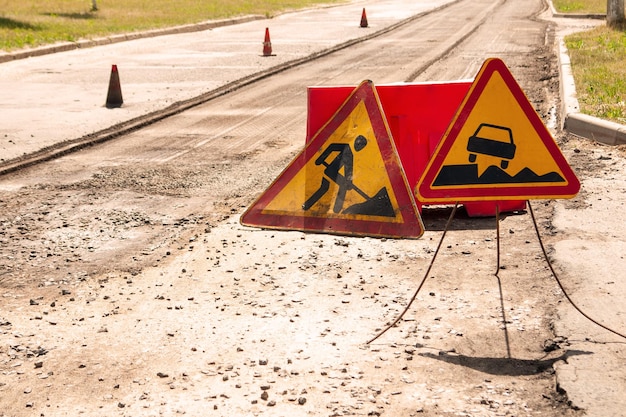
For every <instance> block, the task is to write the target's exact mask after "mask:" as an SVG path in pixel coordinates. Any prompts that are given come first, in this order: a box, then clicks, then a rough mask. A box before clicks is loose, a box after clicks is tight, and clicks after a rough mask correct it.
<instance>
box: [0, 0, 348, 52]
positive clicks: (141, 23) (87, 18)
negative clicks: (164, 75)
mask: <svg viewBox="0 0 626 417" xmlns="http://www.w3.org/2000/svg"><path fill="white" fill-rule="evenodd" d="M340 2H342V0H208V1H198V0H95V4H96V5H97V10H93V4H94V3H93V0H20V1H18V0H0V50H4V51H12V50H16V49H22V48H26V47H36V46H41V45H45V44H51V43H55V42H60V41H70V42H73V41H77V40H80V39H93V38H97V37H101V36H106V35H111V34H117V33H129V32H136V31H143V30H149V29H159V28H165V27H172V26H178V25H183V24H190V23H198V22H203V21H206V20H216V19H225V18H231V17H235V16H244V15H257V14H259V15H265V16H268V17H270V16H273V15H275V14H276V13H278V12H281V11H286V10H293V9H300V8H304V7H309V6H312V5H315V4H321V3H324V4H331V3H340Z"/></svg>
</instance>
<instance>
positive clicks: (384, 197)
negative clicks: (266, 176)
mask: <svg viewBox="0 0 626 417" xmlns="http://www.w3.org/2000/svg"><path fill="white" fill-rule="evenodd" d="M241 223H242V224H244V225H247V226H259V227H266V228H274V229H285V230H301V231H313V232H323V233H333V234H346V235H355V236H376V237H394V238H418V237H420V236H421V235H422V234H423V232H424V227H423V224H422V221H421V218H420V216H419V212H418V210H417V207H416V204H415V200H414V198H413V192H412V190H411V188H410V187H409V186H408V183H407V180H406V177H405V174H404V171H403V169H402V165H401V163H400V159H399V157H398V153H397V151H396V149H395V146H394V144H393V140H392V138H391V133H390V132H389V128H388V126H387V123H386V120H385V117H384V115H383V113H382V107H381V105H380V100H379V98H378V95H377V93H376V89H375V87H374V85H373V83H372V82H371V81H364V82H363V83H361V84H360V85H359V86H358V87H357V88H356V89H355V90H354V91H353V92H352V94H350V96H349V97H348V98H347V99H346V101H345V102H344V103H343V105H341V106H340V107H339V109H338V110H337V112H336V113H335V114H334V115H333V116H332V117H331V118H330V120H329V121H328V122H327V123H326V124H325V125H324V126H323V127H322V128H321V129H320V130H319V131H318V132H317V133H316V134H315V135H314V136H313V138H312V139H311V140H310V141H309V142H308V143H307V144H306V146H305V148H304V149H303V151H302V152H301V153H300V154H299V155H298V156H297V157H296V158H295V159H294V160H293V161H292V162H291V164H289V166H288V167H287V168H286V169H285V170H284V171H283V172H282V174H280V176H279V177H278V178H277V179H276V180H275V181H274V182H273V183H272V184H271V185H270V187H269V188H268V189H267V190H266V191H265V192H264V193H263V194H262V195H261V197H260V198H259V199H258V200H257V201H256V202H255V203H254V204H253V205H252V206H251V207H250V208H249V209H248V210H247V211H246V212H245V213H244V214H243V215H242V217H241Z"/></svg>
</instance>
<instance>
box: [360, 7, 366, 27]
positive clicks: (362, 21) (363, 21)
mask: <svg viewBox="0 0 626 417" xmlns="http://www.w3.org/2000/svg"><path fill="white" fill-rule="evenodd" d="M361 27H362V28H366V27H367V15H366V14H365V7H364V8H363V13H361Z"/></svg>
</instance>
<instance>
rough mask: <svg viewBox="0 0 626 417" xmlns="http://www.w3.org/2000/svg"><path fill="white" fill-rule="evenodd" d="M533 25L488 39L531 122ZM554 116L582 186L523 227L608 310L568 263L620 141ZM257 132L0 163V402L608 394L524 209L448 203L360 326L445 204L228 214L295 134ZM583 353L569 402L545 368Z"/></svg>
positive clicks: (590, 225) (213, 408)
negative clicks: (521, 35)
mask: <svg viewBox="0 0 626 417" xmlns="http://www.w3.org/2000/svg"><path fill="white" fill-rule="evenodd" d="M551 45H552V43H551V42H550V43H549V45H548V46H545V47H544V48H539V49H534V50H533V53H532V56H533V57H534V59H532V60H525V59H524V58H523V57H521V56H518V57H516V56H510V57H508V59H507V63H509V64H511V65H512V67H513V68H514V71H515V73H516V76H518V77H519V80H518V81H520V84H521V85H523V86H524V89H525V91H526V93H527V95H528V97H529V100H530V101H531V102H532V104H533V106H534V107H535V108H536V109H537V111H538V113H539V114H540V115H541V117H542V119H543V120H545V121H546V122H550V120H551V119H553V118H555V117H558V116H557V115H555V110H554V109H555V105H554V103H555V102H558V69H557V67H556V58H555V56H554V54H553V51H552V50H551V48H552V46H551ZM442 66H444V67H445V65H442ZM538 74H539V75H538ZM157 128H158V126H155V127H154V129H157ZM555 136H556V139H557V141H558V143H559V144H560V145H561V146H562V148H563V152H564V154H565V156H566V158H567V159H568V160H569V161H570V163H571V164H572V167H573V168H574V170H575V171H576V172H577V173H578V174H579V176H580V177H581V182H582V188H581V192H580V193H579V194H578V195H577V196H576V197H575V198H574V199H571V200H562V201H560V200H559V201H552V200H550V201H533V202H532V203H531V204H532V208H533V210H534V213H535V215H536V216H537V222H538V228H539V232H540V235H541V238H542V240H543V243H544V244H545V245H546V247H547V248H548V255H549V258H550V260H551V262H553V263H554V266H555V268H556V270H557V272H558V273H559V276H560V279H561V280H562V282H563V283H564V285H565V287H566V289H567V290H568V291H571V295H572V296H573V297H574V298H575V299H576V300H579V301H581V302H582V305H583V307H585V308H586V309H587V308H588V309H589V310H587V311H588V312H590V313H592V314H593V315H594V316H597V317H598V318H599V319H601V320H602V321H603V322H605V323H607V324H610V325H611V326H614V327H616V328H617V329H622V330H623V325H624V313H623V301H622V300H623V294H624V283H623V279H622V278H621V277H620V276H618V275H617V274H616V271H619V270H621V269H619V268H620V265H623V260H616V259H615V258H613V259H612V260H609V261H599V262H594V263H593V268H591V269H590V268H586V269H583V271H584V272H581V273H578V272H577V271H578V270H580V264H583V265H586V264H588V263H589V262H587V263H586V262H585V259H598V258H600V257H601V255H602V254H601V253H598V252H597V250H606V251H608V249H610V250H611V251H615V252H616V253H618V254H619V253H621V252H620V251H619V246H620V245H621V244H622V243H621V240H622V236H623V231H624V230H623V229H624V227H625V226H623V225H624V224H626V222H623V221H621V220H622V217H623V214H622V211H623V203H622V202H621V201H620V198H617V197H615V196H613V194H612V193H613V192H614V191H615V188H616V187H618V189H619V190H621V189H622V188H620V187H622V186H623V184H622V182H621V178H623V177H624V174H625V173H626V158H625V156H626V153H625V152H626V148H623V147H614V148H609V147H606V146H602V145H599V144H595V143H593V142H590V141H587V140H582V139H579V138H575V137H572V136H569V135H567V134H565V133H562V132H559V133H556V134H555ZM224 139H228V138H226V137H225V138H224ZM300 139H301V138H299V139H298V140H300ZM190 140H191V139H190ZM298 143H300V142H298ZM261 145H262V146H261V148H262V149H257V150H255V151H254V152H239V153H237V152H235V151H236V149H235V150H233V149H232V148H229V147H228V141H225V144H224V149H223V150H222V153H217V154H211V155H208V154H204V155H203V154H198V155H196V156H190V157H189V158H188V159H187V163H186V164H180V163H179V162H177V161H176V160H172V161H170V162H163V160H162V159H158V158H156V157H155V162H153V163H150V162H146V161H142V162H141V164H139V163H137V164H127V165H122V164H116V163H115V158H113V157H111V161H113V162H110V163H105V162H98V163H100V164H101V165H98V163H96V164H95V166H96V169H95V171H90V170H83V168H84V166H87V165H88V162H89V161H92V160H97V161H100V160H105V159H106V158H104V157H103V154H104V153H106V152H113V151H111V150H110V149H111V148H115V146H116V144H115V142H113V143H112V144H109V145H104V146H103V147H99V148H93V149H86V150H84V151H82V152H81V154H80V155H74V156H68V157H66V158H62V159H59V160H54V161H51V162H49V163H45V164H42V165H40V166H34V167H30V168H27V169H25V170H22V171H19V172H16V173H13V174H10V175H6V176H3V177H2V178H0V305H1V307H2V308H1V310H0V416H3V417H4V416H33V415H37V416H76V415H89V416H99V415H102V416H105V415H106V416H111V415H119V416H159V415H164V416H169V415H179V414H180V415H190V416H206V415H216V416H233V415H236V416H257V415H270V416H286V415H289V416H300V415H302V416H308V415H315V416H342V415H373V416H376V415H387V416H418V417H419V416H433V417H434V416H539V415H542V416H582V415H585V413H587V408H588V407H591V408H593V409H595V410H598V409H599V410H601V413H602V414H597V415H615V416H619V415H621V414H622V413H623V407H622V405H621V403H620V402H619V401H613V399H612V398H614V397H619V395H620V392H623V390H622V388H623V386H624V381H625V378H624V376H623V374H622V373H621V372H620V371H619V369H620V368H623V363H624V362H623V361H624V358H625V354H624V353H625V350H624V347H623V346H624V344H623V343H622V342H620V340H619V339H618V338H616V337H614V336H612V335H610V334H607V333H606V332H605V331H603V330H598V329H597V328H596V327H593V325H591V324H589V323H588V322H587V321H585V320H584V319H581V317H580V315H578V314H577V313H576V312H575V311H573V310H572V308H571V307H570V306H569V305H568V303H567V301H566V299H565V298H564V296H563V294H562V292H561V290H560V289H559V287H558V285H557V283H556V282H555V279H554V277H553V276H552V273H551V271H550V269H549V267H548V264H547V262H546V260H545V259H544V257H543V254H542V252H541V248H540V246H539V242H538V239H537V236H536V233H535V230H534V226H533V223H532V220H531V217H530V215H529V213H528V211H527V210H524V211H520V212H516V213H506V214H503V215H502V217H501V219H500V222H499V231H500V239H499V240H498V236H497V233H496V221H495V218H493V217H489V218H470V217H468V216H467V214H466V213H465V212H464V210H463V209H460V210H459V211H458V212H457V214H456V216H455V218H454V219H453V221H452V223H451V225H450V229H449V230H448V231H447V233H446V236H445V239H444V241H443V244H442V246H441V250H440V252H439V253H438V255H437V257H436V259H434V264H433V267H432V269H431V271H430V274H429V276H428V278H427V280H426V283H425V286H424V288H423V289H422V291H421V292H420V293H419V294H418V296H417V298H416V300H415V302H414V303H413V305H412V306H411V308H410V310H409V312H408V313H407V314H406V315H405V317H404V319H403V320H402V321H401V322H400V323H399V325H398V326H396V327H394V328H392V329H390V330H389V331H388V332H387V333H385V334H384V335H383V336H381V337H380V338H379V339H377V340H376V341H375V342H373V343H371V344H367V343H366V342H367V341H368V340H370V339H371V338H372V337H373V336H375V335H376V334H377V333H378V332H380V331H381V330H382V329H384V328H385V327H386V326H387V325H388V324H389V323H391V322H392V321H393V320H394V319H395V318H396V317H397V315H398V314H400V312H401V311H402V310H403V309H404V308H405V306H406V305H407V303H408V301H409V300H410V299H411V297H412V295H413V293H414V291H415V289H416V286H417V285H418V284H419V282H420V281H421V279H422V277H423V276H424V274H425V271H426V269H427V268H428V266H429V265H430V263H431V262H432V261H433V257H434V254H435V250H436V248H437V246H438V244H439V241H440V239H441V237H442V233H443V231H444V229H445V225H446V222H447V220H448V216H449V215H450V212H451V208H450V207H431V208H425V209H424V210H423V212H422V217H423V221H424V225H425V229H426V232H425V234H424V236H423V237H422V238H420V239H417V240H399V239H376V238H356V237H345V236H334V235H324V234H306V233H301V232H294V231H270V230H261V229H255V228H248V227H243V226H241V225H240V224H239V216H240V214H241V213H242V212H243V211H244V210H245V208H246V207H248V206H249V204H250V203H251V202H252V201H253V200H254V198H255V197H256V196H257V195H258V193H259V192H260V191H261V190H263V189H264V187H266V186H267V185H268V184H269V183H270V182H271V181H272V179H274V178H275V177H276V176H277V175H278V173H279V172H280V171H281V170H282V168H284V167H285V166H286V164H288V162H289V161H290V160H291V159H292V157H293V154H294V150H295V149H298V148H299V147H298V146H295V145H293V144H287V139H286V138H284V137H278V138H272V139H271V140H269V139H268V140H266V141H264V142H262V143H261ZM109 146H110V147H111V148H109ZM103 149H107V151H103ZM212 150H214V149H212ZM118 152H120V153H124V152H125V151H124V150H119V151H118ZM154 152H155V153H156V150H155V151H154ZM269 155H271V158H270V156H269ZM242 172H245V173H246V174H245V175H241V173H242ZM594 208H595V209H600V210H601V211H600V212H597V211H594V210H595V209H594ZM576 242H578V243H579V245H578V246H577V245H576ZM580 242H588V243H585V245H586V246H585V245H583V246H584V247H581V245H580ZM610 243H613V244H614V245H612V246H608V245H609V244H610ZM595 244H598V247H597V250H596V251H594V250H593V249H596V248H595V246H594V245H595ZM498 247H499V248H500V251H499V252H498ZM563 254H566V256H565V257H564V256H563ZM577 254H578V255H579V256H577ZM620 259H621V258H620ZM498 260H499V266H500V267H499V269H498V270H496V268H497V266H498ZM615 265H617V266H615ZM577 268H578V269H577ZM615 268H618V269H615ZM496 272H497V273H498V274H497V276H496V275H495V273H496ZM592 279H593V282H594V285H595V288H596V290H595V291H587V290H586V289H585V288H587V287H585V282H586V281H587V280H592ZM609 282H610V283H609ZM581 289H584V291H581ZM608 351H610V355H609V354H608V353H607V352H608ZM616 358H617V359H616ZM589 359H593V360H592V361H591V362H589V363H591V364H592V366H590V368H594V369H591V370H590V371H591V372H592V373H591V374H589V375H592V376H591V377H589V381H593V384H594V387H595V388H596V389H597V391H598V398H596V399H594V401H593V403H589V401H582V402H581V401H572V397H571V394H572V393H577V391H576V390H578V389H580V388H578V386H576V385H573V386H570V385H567V386H566V385H563V384H562V383H561V381H560V380H559V379H558V378H557V376H556V375H555V369H559V370H562V371H563V372H570V371H569V368H568V363H573V362H577V361H582V360H589ZM616 361H617V362H616ZM620 361H621V362H620ZM571 372H576V371H575V370H574V371H571ZM581 375H582V374H581ZM582 385H585V384H582ZM607 386H609V387H612V388H606V387H607ZM610 389H612V390H613V391H614V392H612V393H611V392H608V390H610ZM612 396H613V397H612ZM585 398H588V397H585Z"/></svg>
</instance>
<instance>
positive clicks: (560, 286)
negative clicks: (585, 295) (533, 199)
mask: <svg viewBox="0 0 626 417" xmlns="http://www.w3.org/2000/svg"><path fill="white" fill-rule="evenodd" d="M527 203H528V211H529V212H530V217H531V218H532V219H533V225H534V226H535V232H536V233H537V240H539V246H540V247H541V251H542V252H543V257H544V258H545V260H546V263H547V264H548V267H549V268H550V271H551V272H552V276H553V277H554V279H555V280H556V283H557V284H558V285H559V288H561V291H562V292H563V295H564V296H565V298H566V299H567V301H569V303H570V304H571V305H572V306H573V307H574V308H575V309H576V311H578V312H579V313H580V314H582V315H583V317H585V318H586V319H587V320H589V321H590V322H592V323H593V324H595V325H597V326H600V327H602V328H603V329H604V330H608V331H609V332H611V333H613V334H615V335H617V336H619V337H621V338H623V339H626V335H624V334H623V333H620V332H618V331H616V330H613V329H611V328H610V327H608V326H605V325H604V324H602V323H600V322H598V321H597V320H595V319H593V318H591V317H589V315H587V314H586V313H585V312H584V311H583V310H582V309H581V308H580V307H578V306H577V305H576V303H575V302H574V300H572V298H571V297H570V296H569V295H568V294H567V292H566V291H565V288H564V287H563V284H562V283H561V280H560V279H559V276H558V275H557V274H556V271H555V270H554V268H553V267H552V262H550V258H549V257H548V253H547V252H546V248H545V247H544V245H543V241H542V240H541V235H540V234H539V227H538V226H537V221H536V220H535V213H534V212H533V208H532V206H531V205H530V201H527Z"/></svg>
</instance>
